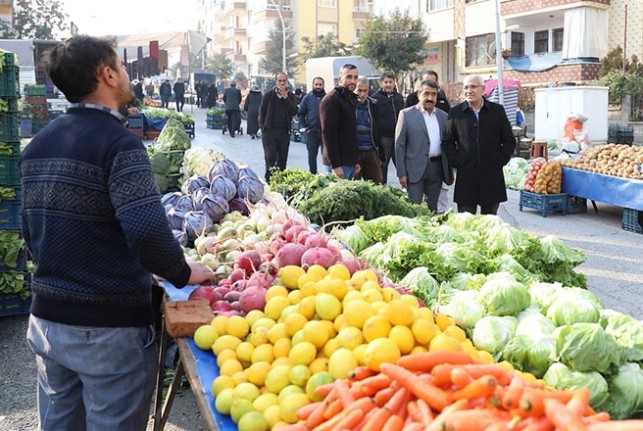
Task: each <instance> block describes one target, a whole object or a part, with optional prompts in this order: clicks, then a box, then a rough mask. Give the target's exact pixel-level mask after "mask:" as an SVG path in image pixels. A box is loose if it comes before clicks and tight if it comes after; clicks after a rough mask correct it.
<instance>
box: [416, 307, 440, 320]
mask: <svg viewBox="0 0 643 431" xmlns="http://www.w3.org/2000/svg"><path fill="white" fill-rule="evenodd" d="M415 318H416V319H427V320H428V321H429V322H431V323H435V319H434V317H433V311H431V310H430V309H428V308H426V307H420V308H418V309H417V310H416V311H415Z"/></svg>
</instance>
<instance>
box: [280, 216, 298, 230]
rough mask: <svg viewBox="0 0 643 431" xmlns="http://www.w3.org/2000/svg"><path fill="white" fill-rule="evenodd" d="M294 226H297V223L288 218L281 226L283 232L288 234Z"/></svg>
mask: <svg viewBox="0 0 643 431" xmlns="http://www.w3.org/2000/svg"><path fill="white" fill-rule="evenodd" d="M294 225H295V221H294V220H293V219H291V218H287V219H286V221H285V222H283V224H282V225H281V231H282V232H283V233H286V231H287V230H288V229H290V228H291V227H293V226H294Z"/></svg>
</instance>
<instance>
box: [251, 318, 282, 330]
mask: <svg viewBox="0 0 643 431" xmlns="http://www.w3.org/2000/svg"><path fill="white" fill-rule="evenodd" d="M276 323H277V322H276V321H275V320H273V319H269V318H268V317H260V318H258V319H257V320H255V322H254V323H253V324H252V326H251V327H250V329H251V330H255V329H256V328H266V329H270V328H272V327H273V326H274V325H275V324H276Z"/></svg>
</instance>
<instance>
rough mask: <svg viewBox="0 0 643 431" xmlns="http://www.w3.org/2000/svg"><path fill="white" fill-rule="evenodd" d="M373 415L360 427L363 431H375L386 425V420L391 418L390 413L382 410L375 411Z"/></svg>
mask: <svg viewBox="0 0 643 431" xmlns="http://www.w3.org/2000/svg"><path fill="white" fill-rule="evenodd" d="M375 410H376V411H375V413H374V414H373V416H371V417H370V418H369V419H368V421H366V423H365V424H364V425H363V426H362V429H363V430H365V431H371V430H376V429H378V428H379V427H381V426H382V424H384V423H386V421H387V420H388V418H390V417H391V412H390V411H389V410H387V409H384V408H378V409H375Z"/></svg>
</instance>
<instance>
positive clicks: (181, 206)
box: [174, 195, 194, 213]
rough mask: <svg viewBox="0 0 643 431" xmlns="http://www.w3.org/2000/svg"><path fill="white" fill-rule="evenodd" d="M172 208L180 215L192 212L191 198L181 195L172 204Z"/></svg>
mask: <svg viewBox="0 0 643 431" xmlns="http://www.w3.org/2000/svg"><path fill="white" fill-rule="evenodd" d="M174 208H176V209H177V210H178V211H180V212H182V213H186V212H188V211H192V210H194V203H193V202H192V196H188V195H182V196H181V197H180V198H179V199H177V201H176V203H175V204H174Z"/></svg>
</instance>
